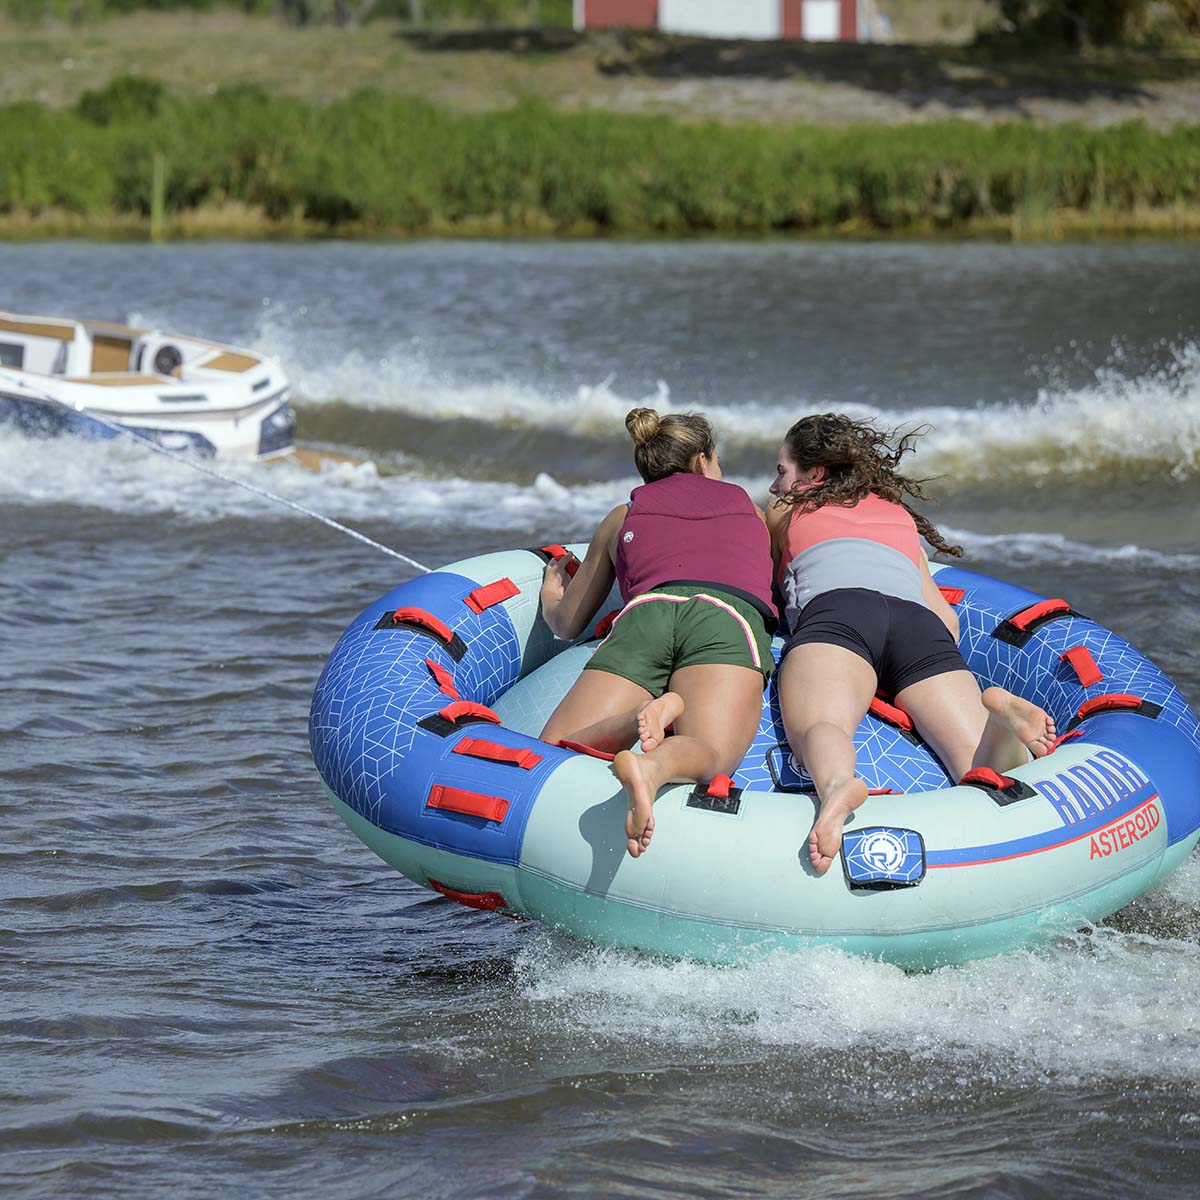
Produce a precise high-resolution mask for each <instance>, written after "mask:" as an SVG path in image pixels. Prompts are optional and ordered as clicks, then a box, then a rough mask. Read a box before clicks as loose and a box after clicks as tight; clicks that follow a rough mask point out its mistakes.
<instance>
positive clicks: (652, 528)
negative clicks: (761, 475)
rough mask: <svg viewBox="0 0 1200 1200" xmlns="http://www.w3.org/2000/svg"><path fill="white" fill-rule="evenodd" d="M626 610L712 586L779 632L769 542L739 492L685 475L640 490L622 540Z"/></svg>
mask: <svg viewBox="0 0 1200 1200" xmlns="http://www.w3.org/2000/svg"><path fill="white" fill-rule="evenodd" d="M616 571H617V584H618V586H619V587H620V589H621V599H622V600H624V601H625V603H626V604H628V603H629V601H630V600H632V599H633V598H634V597H635V596H640V595H641V594H642V593H643V592H648V591H649V590H650V589H651V588H655V587H660V586H662V585H663V584H665V583H699V584H711V585H713V586H716V587H719V588H723V589H724V590H725V591H728V592H732V593H733V594H734V595H737V596H740V597H741V598H742V599H744V600H746V601H748V602H749V603H751V604H753V605H754V607H755V608H757V609H758V610H759V612H761V613H762V614H763V619H764V620H765V621H766V623H767V628H768V629H774V628H775V625H776V623H777V621H778V614H777V613H776V611H775V605H774V603H773V602H772V599H771V537H770V534H769V533H768V532H767V527H766V525H765V524H764V523H763V520H762V517H761V516H760V515H759V512H758V509H757V508H756V507H755V505H754V502H753V501H752V500H751V499H750V497H749V496H748V495H747V494H746V492H745V489H743V488H740V487H738V486H737V484H733V483H725V482H724V481H722V480H719V479H709V478H707V477H706V476H704V475H693V474H690V473H686V472H681V473H679V474H676V475H668V476H667V477H666V478H665V479H656V480H655V481H654V482H653V483H646V484H643V485H642V486H641V487H636V488H634V489H633V491H632V492H631V493H630V504H629V512H628V514H627V515H626V517H625V523H624V524H623V525H622V526H621V533H620V535H619V537H618V538H617V556H616Z"/></svg>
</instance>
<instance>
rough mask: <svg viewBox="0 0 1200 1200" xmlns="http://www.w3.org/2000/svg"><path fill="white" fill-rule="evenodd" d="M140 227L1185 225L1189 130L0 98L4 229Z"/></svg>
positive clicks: (243, 95)
mask: <svg viewBox="0 0 1200 1200" xmlns="http://www.w3.org/2000/svg"><path fill="white" fill-rule="evenodd" d="M156 164H157V166H156ZM156 176H157V177H158V178H159V180H160V182H159V183H156V182H155V180H156ZM152 214H153V216H152ZM152 223H153V224H154V225H155V226H156V228H157V229H158V230H159V231H161V233H163V234H164V235H165V236H168V237H176V238H189V237H192V238H208V237H232V238H238V237H243V238H247V237H254V238H262V237H268V238H311V237H329V236H337V237H388V236H392V237H412V236H458V237H528V236H533V237H547V236H566V237H597V236H619V237H674V236H711V235H715V236H776V235H783V236H795V235H800V236H821V237H937V236H950V237H989V238H1004V239H1015V240H1031V239H1056V238H1064V237H1071V238H1075V237H1126V236H1158V237H1191V236H1196V235H1197V234H1198V233H1200V127H1195V126H1193V127H1188V128H1183V129H1177V130H1172V131H1169V132H1157V131H1153V130H1150V129H1147V128H1146V127H1145V126H1142V125H1123V126H1119V127H1116V128H1110V129H1082V128H1078V127H1065V128H1056V129H1039V128H1036V127H1033V126H1030V125H1027V124H1017V123H1012V124H1008V125H992V126H978V125H971V124H968V123H965V122H958V121H947V122H930V123H926V124H922V125H908V126H867V125H860V126H856V127H854V128H852V129H829V128H819V127H814V126H805V125H794V126H779V125H773V126H749V125H740V126H729V125H722V124H717V123H708V124H695V123H683V122H679V121H675V120H673V119H671V118H668V117H652V116H638V115H626V114H617V113H596V112H591V113H563V112H559V111H556V110H554V109H552V108H550V107H548V106H546V105H545V104H542V103H538V102H525V103H522V104H519V105H517V106H516V107H514V108H510V109H507V110H503V111H496V112H485V113H462V112H455V111H452V110H450V109H447V108H443V107H439V106H436V105H433V104H429V103H426V102H425V101H422V100H417V99H413V98H410V97H398V96H388V95H383V94H381V93H378V92H360V93H357V94H355V95H353V96H350V97H348V98H346V99H343V100H338V101H335V102H333V103H330V104H313V103H307V102H304V101H300V100H295V99H289V98H285V97H279V96H271V95H268V94H267V93H265V92H263V91H261V90H258V89H255V88H244V87H243V88H234V89H228V90H223V91H218V92H217V93H216V94H215V95H213V96H210V97H202V98H186V99H185V98H180V97H177V96H174V95H172V94H171V93H169V92H167V90H166V89H165V88H164V87H163V86H162V85H161V84H158V83H157V82H155V81H152V80H138V79H126V80H124V81H118V82H116V83H114V84H112V85H110V86H109V87H108V88H107V89H105V90H103V91H101V92H98V93H92V94H90V95H87V96H85V97H84V98H83V100H81V102H80V104H79V105H77V107H76V108H75V109H73V110H67V111H63V110H56V109H50V108H46V107H43V106H41V105H36V104H23V105H10V106H7V107H3V108H0V237H6V238H21V237H27V238H29V237H33V238H36V237H47V236H68V237H69V236H83V237H103V236H108V237H121V238H138V237H145V236H147V233H148V231H149V228H150V225H151V224H152Z"/></svg>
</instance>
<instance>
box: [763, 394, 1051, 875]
mask: <svg viewBox="0 0 1200 1200" xmlns="http://www.w3.org/2000/svg"><path fill="white" fill-rule="evenodd" d="M916 437H917V435H916V434H915V433H909V434H905V435H904V436H898V435H896V434H887V433H883V432H881V431H879V430H878V429H876V428H875V427H874V426H873V425H871V424H870V423H869V422H866V421H856V420H853V419H852V418H850V417H846V416H842V415H840V414H837V413H822V414H820V415H817V416H810V417H805V418H803V419H802V420H800V421H797V422H796V424H795V425H793V426H792V427H791V429H789V430H788V432H787V436H786V437H785V438H784V443H783V446H782V447H781V449H780V451H779V460H778V463H777V464H776V468H775V482H774V483H773V484H772V485H771V494H772V495H773V496H774V497H775V501H774V503H773V504H772V505H771V507H770V509H769V510H768V513H767V523H768V526H769V527H770V529H771V538H772V549H773V552H774V554H775V559H776V563H777V572H778V573H777V582H778V585H779V589H780V594H781V595H782V597H783V599H784V606H785V619H786V622H787V625H788V628H789V630H790V633H791V636H790V639H789V640H788V642H787V645H786V646H785V647H784V651H783V658H782V664H781V667H780V676H779V697H780V707H781V710H782V714H783V723H784V728H785V730H786V731H787V736H788V743H789V745H790V746H791V748H792V752H793V753H794V754H795V755H796V758H797V760H799V761H801V762H803V763H804V766H805V768H806V769H807V771H808V773H809V774H810V775H811V776H812V779H813V783H814V784H815V785H816V789H817V795H818V797H819V799H820V804H821V808H820V812H819V814H818V816H817V820H816V823H815V824H814V825H813V828H812V832H811V833H810V835H809V855H810V857H811V859H812V864H813V868H814V869H815V870H816V871H817V872H818V873H824V872H825V871H827V870H828V869H829V866H830V864H831V863H832V862H833V859H834V857H835V856H836V855H837V852H838V850H839V849H840V847H841V842H842V828H843V826H844V824H845V822H846V818H847V817H848V816H849V815H850V814H851V813H852V812H853V811H854V810H855V809H856V808H858V806H859V805H860V804H862V802H863V801H864V800H865V799H866V798H867V786H866V784H865V783H864V782H863V781H862V780H861V779H859V778H858V777H857V775H856V774H855V753H854V733H855V730H857V728H858V726H859V722H861V721H862V719H863V717H864V716H865V715H866V712H867V709H868V707H869V706H870V703H871V700H872V698H873V697H874V695H875V693H876V691H877V690H878V689H880V688H883V689H884V690H886V691H887V692H889V693H891V694H892V695H893V696H894V697H895V703H896V704H897V705H898V706H899V707H900V708H902V709H903V710H904V711H905V712H907V713H908V714H909V715H910V716H911V717H912V719H913V723H914V724H915V725H916V727H917V731H918V732H919V733H920V734H921V736H922V737H923V738H924V739H925V741H926V742H927V743H928V744H929V746H930V748H931V749H932V750H933V752H934V753H935V754H936V755H937V756H938V758H939V759H940V760H941V762H942V765H943V766H944V767H945V768H946V770H947V771H948V772H949V773H950V775H951V777H952V778H953V779H955V780H958V779H960V778H961V777H962V776H963V775H964V774H966V772H967V771H969V770H970V769H971V768H972V767H981V766H987V767H991V768H992V769H993V770H997V771H1001V772H1003V771H1007V770H1011V769H1012V768H1013V767H1015V766H1018V765H1019V764H1021V763H1023V762H1026V761H1028V753H1027V752H1031V753H1032V754H1033V755H1034V756H1035V757H1036V756H1040V755H1043V754H1046V753H1047V752H1048V751H1049V749H1050V747H1051V744H1052V743H1053V740H1054V722H1053V721H1052V720H1051V718H1050V717H1049V715H1048V714H1047V713H1046V712H1045V711H1044V710H1042V709H1041V708H1038V707H1037V706H1036V705H1034V704H1030V703H1029V702H1028V701H1026V700H1022V699H1021V698H1020V697H1018V696H1015V695H1013V694H1012V693H1011V692H1008V691H1006V690H1005V689H1003V688H997V687H992V688H988V689H987V691H986V692H983V693H981V692H980V690H979V684H978V683H977V682H976V680H975V676H974V675H972V674H971V672H970V669H969V668H968V667H967V664H966V662H965V661H964V660H963V657H962V655H961V654H960V653H959V650H958V644H957V643H958V618H957V617H956V615H955V613H954V610H953V609H952V608H951V607H950V605H949V604H948V603H947V602H946V600H945V598H944V597H943V596H942V594H941V592H940V591H939V590H938V587H937V584H936V583H934V581H933V576H932V574H931V573H930V570H929V561H928V559H927V558H926V557H925V553H924V551H923V550H922V549H921V538H922V537H923V538H924V539H925V541H927V542H928V543H929V544H930V545H931V546H932V547H933V548H934V549H935V550H939V551H941V552H942V553H944V554H949V555H952V556H955V557H957V556H959V555H961V554H962V548H961V547H960V546H952V545H950V544H949V543H947V542H946V540H945V539H944V538H943V537H942V535H941V534H940V533H939V532H938V531H937V529H935V528H934V526H933V525H932V524H931V523H930V522H929V521H928V520H927V519H926V518H925V517H924V516H922V515H921V514H920V513H918V512H914V511H913V510H912V509H911V508H910V507H909V505H908V502H907V498H908V497H912V498H915V499H923V498H924V493H923V492H922V491H921V485H920V482H919V481H917V480H913V479H909V478H907V477H906V476H904V475H902V474H900V473H899V471H898V470H897V467H898V466H899V463H900V460H901V459H902V458H903V457H904V455H905V454H907V453H908V452H909V451H910V450H911V449H912V447H913V443H914V442H915V441H916Z"/></svg>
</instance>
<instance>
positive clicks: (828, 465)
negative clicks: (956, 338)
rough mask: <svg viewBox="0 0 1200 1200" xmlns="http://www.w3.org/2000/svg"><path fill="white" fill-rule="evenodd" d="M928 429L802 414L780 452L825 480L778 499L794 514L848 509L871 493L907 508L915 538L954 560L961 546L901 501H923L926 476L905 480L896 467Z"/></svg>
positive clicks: (840, 415)
mask: <svg viewBox="0 0 1200 1200" xmlns="http://www.w3.org/2000/svg"><path fill="white" fill-rule="evenodd" d="M928 429H929V427H928V426H922V427H921V428H919V429H913V430H909V431H908V432H907V433H905V432H902V431H901V430H899V429H894V430H890V431H889V430H880V429H877V428H876V427H875V426H874V425H872V424H871V423H870V421H856V420H854V419H853V418H852V417H847V416H843V415H842V414H841V413H818V414H816V415H815V416H811V417H802V418H801V419H800V420H799V421H797V422H796V423H795V425H793V426H792V427H791V429H789V430H788V431H787V435H786V436H785V437H784V439H783V445H784V450H785V451H786V452H787V455H788V457H789V458H790V459H791V460H792V461H793V462H794V463H795V464H796V465H797V466H798V467H801V468H803V469H807V468H809V467H816V466H822V467H824V468H825V478H824V480H823V481H822V482H821V483H818V484H814V485H813V486H812V487H807V488H804V489H797V488H793V489H792V490H791V491H790V492H789V493H788V494H787V495H786V496H783V497H781V500H780V502H781V503H782V504H787V505H791V506H792V507H794V508H797V509H799V511H800V512H815V511H816V510H817V509H818V508H823V507H824V506H825V505H826V504H841V505H844V506H846V507H849V506H850V505H852V504H857V503H858V502H859V501H860V500H862V499H863V497H864V496H867V495H869V494H870V493H871V492H874V493H875V495H877V496H881V497H882V498H883V499H884V500H890V501H892V503H893V504H899V505H901V506H902V507H903V508H904V509H905V510H907V512H908V513H909V515H910V516H911V517H912V519H913V520H914V521H915V522H916V525H917V529H918V531H919V532H920V534H921V536H922V537H923V538H924V539H925V540H926V541H927V542H928V543H929V544H930V545H931V546H932V547H933V548H934V549H935V550H938V551H940V552H941V553H942V554H948V555H950V556H951V557H953V558H959V557H961V556H962V552H963V548H962V547H961V546H954V545H951V544H950V543H949V542H947V541H946V539H945V538H944V537H942V535H941V534H940V533H939V532H938V531H937V529H936V527H935V526H934V525H933V523H932V522H931V521H930V520H929V519H928V518H927V517H925V516H923V515H922V514H921V513H919V512H917V511H916V510H915V509H914V508H913V507H912V506H911V505H910V504H909V503H908V502H907V500H906V499H905V497H906V496H911V497H913V498H914V499H917V500H925V499H927V497H926V495H925V493H924V492H923V491H922V490H921V485H922V484H923V483H928V480H926V479H909V478H908V476H906V475H901V474H900V473H899V472H898V471H897V470H896V468H897V467H898V466H899V465H900V460H901V459H902V458H903V457H904V456H905V455H906V454H908V453H910V452H911V451H912V449H913V447H914V445H915V444H916V441H917V438H918V437H920V436H921V434H923V433H927V432H928Z"/></svg>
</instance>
